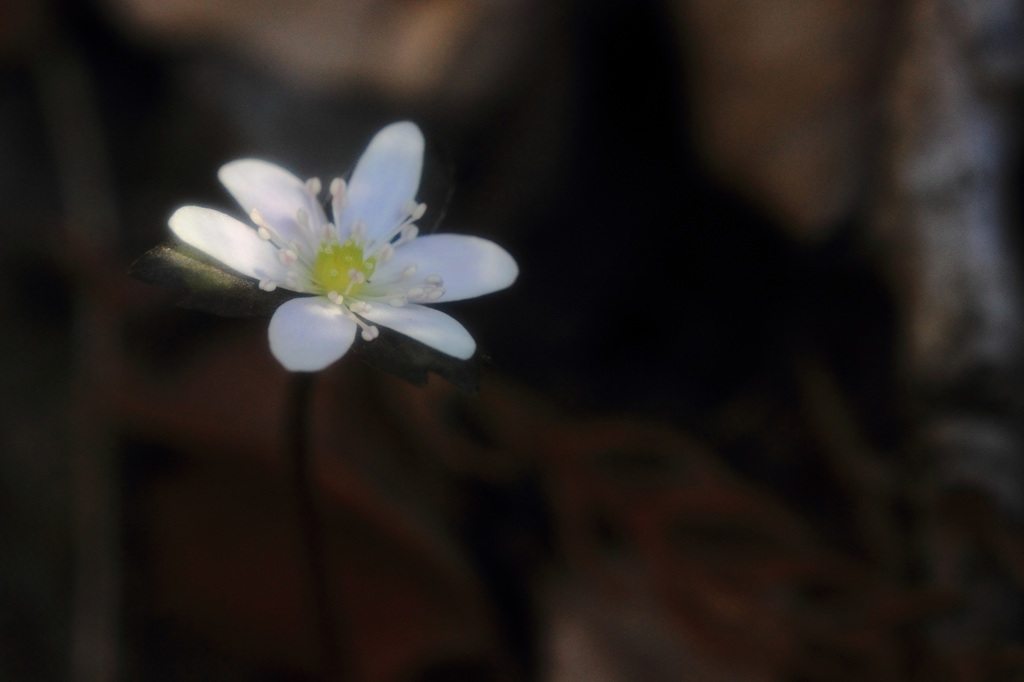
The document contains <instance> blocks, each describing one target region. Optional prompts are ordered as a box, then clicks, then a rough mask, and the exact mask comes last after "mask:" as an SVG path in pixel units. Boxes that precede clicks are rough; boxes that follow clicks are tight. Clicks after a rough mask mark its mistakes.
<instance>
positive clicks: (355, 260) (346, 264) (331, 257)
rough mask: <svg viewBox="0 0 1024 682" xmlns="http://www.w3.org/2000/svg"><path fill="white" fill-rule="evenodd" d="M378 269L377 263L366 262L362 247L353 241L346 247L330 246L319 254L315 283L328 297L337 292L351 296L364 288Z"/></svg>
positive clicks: (348, 242)
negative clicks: (328, 293) (375, 269)
mask: <svg viewBox="0 0 1024 682" xmlns="http://www.w3.org/2000/svg"><path fill="white" fill-rule="evenodd" d="M376 267H377V261H376V259H375V258H373V257H372V256H371V257H370V258H363V247H362V246H359V245H358V244H356V243H355V242H353V241H352V240H351V239H349V240H347V241H346V242H345V243H344V244H338V243H337V242H329V243H326V244H323V245H322V246H321V247H320V250H319V251H317V254H316V261H315V262H314V263H313V283H314V284H315V285H316V286H317V287H319V288H320V289H321V290H322V291H323V292H325V293H327V292H332V291H334V292H337V293H339V294H341V295H342V296H350V295H352V294H355V293H357V292H358V291H359V290H360V289H361V288H362V286H363V284H364V283H365V282H366V281H367V280H368V279H370V277H371V276H372V275H373V270H374V268H376Z"/></svg>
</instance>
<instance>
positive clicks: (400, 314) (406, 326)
mask: <svg viewBox="0 0 1024 682" xmlns="http://www.w3.org/2000/svg"><path fill="white" fill-rule="evenodd" d="M359 315H360V316H361V317H365V318H366V319H368V320H370V321H371V322H374V323H376V324H380V325H383V326H385V327H390V328H391V329H394V330H395V331H396V332H399V333H402V334H405V335H406V336H411V337H412V338H414V339H416V340H417V341H420V342H421V343H425V344H427V345H428V346H430V347H431V348H436V349H437V350H439V351H441V352H442V353H447V354H448V355H452V356H454V357H457V358H459V359H460V360H467V359H469V358H470V357H472V356H473V353H474V352H475V351H476V342H475V341H474V340H473V337H472V336H470V334H469V332H468V331H466V328H465V327H463V326H462V325H461V324H459V323H458V322H456V321H455V319H454V318H452V317H451V316H449V315H446V314H445V313H442V312H441V311H440V310H434V309H433V308H426V307H424V306H421V305H406V306H402V307H401V308H395V307H392V306H390V305H387V304H383V303H379V304H376V305H374V306H373V307H372V308H371V309H370V310H369V311H367V312H360V313H359Z"/></svg>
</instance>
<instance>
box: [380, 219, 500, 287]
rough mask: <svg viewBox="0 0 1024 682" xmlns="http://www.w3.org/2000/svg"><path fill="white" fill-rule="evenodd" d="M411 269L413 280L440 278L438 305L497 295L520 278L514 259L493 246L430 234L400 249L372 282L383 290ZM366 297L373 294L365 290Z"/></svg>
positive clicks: (461, 237)
mask: <svg viewBox="0 0 1024 682" xmlns="http://www.w3.org/2000/svg"><path fill="white" fill-rule="evenodd" d="M410 265H415V266H416V279H421V278H423V277H426V276H428V275H440V277H441V278H442V279H443V280H444V284H443V286H444V291H445V293H444V295H443V296H442V297H441V298H440V299H438V300H439V301H458V300H461V299H464V298H475V297H477V296H483V295H484V294H489V293H491V292H494V291H500V290H501V289H504V288H506V287H508V286H510V285H511V284H512V283H513V282H515V281H516V277H517V276H518V275H519V266H518V265H516V261H515V259H513V258H512V256H510V255H509V253H508V251H506V250H505V249H503V248H501V247H500V246H498V245H497V244H495V243H494V242H491V241H487V240H486V239H480V238H479V237H469V236H466V235H461V234H432V235H427V236H425V237H419V238H417V239H414V240H412V241H411V242H407V243H405V244H402V245H401V246H399V247H398V248H397V249H396V250H395V254H394V256H392V258H391V260H389V261H388V262H387V263H384V264H383V265H381V266H380V267H378V268H377V270H376V272H375V273H374V279H375V280H377V281H380V282H382V286H381V288H382V289H383V288H386V287H387V285H386V282H388V281H393V280H394V279H397V278H398V277H399V276H400V275H401V273H402V271H403V270H405V269H406V268H407V267H409V266H410ZM367 293H376V292H375V291H374V290H373V288H370V287H368V290H367ZM382 293H383V292H382Z"/></svg>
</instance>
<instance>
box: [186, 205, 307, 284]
mask: <svg viewBox="0 0 1024 682" xmlns="http://www.w3.org/2000/svg"><path fill="white" fill-rule="evenodd" d="M168 225H170V227H171V232H173V233H174V234H175V235H177V236H178V239H180V240H181V241H183V242H185V243H186V244H188V245H190V246H194V247H195V248H197V249H199V250H200V251H202V252H203V253H205V254H206V255H208V256H211V257H213V258H216V259H217V260H219V261H220V262H221V263H223V264H224V265H226V266H228V267H229V268H231V269H232V270H235V271H237V272H240V273H242V274H243V275H245V276H246V277H252V278H253V279H260V280H262V279H269V280H274V281H278V282H280V281H282V280H284V278H285V275H286V274H287V271H286V269H285V267H284V266H283V265H281V262H280V261H279V260H278V258H277V249H276V248H274V245H273V244H271V243H269V242H266V241H264V240H262V239H260V237H259V235H258V234H256V230H254V229H253V228H251V227H249V226H248V225H246V224H244V223H242V222H239V221H238V220H235V219H234V218H232V217H231V216H229V215H226V214H224V213H221V212H220V211H215V210H213V209H212V208H202V207H201V206H185V207H183V208H179V209H178V210H177V211H175V212H174V215H172V216H171V219H170V220H169V221H168Z"/></svg>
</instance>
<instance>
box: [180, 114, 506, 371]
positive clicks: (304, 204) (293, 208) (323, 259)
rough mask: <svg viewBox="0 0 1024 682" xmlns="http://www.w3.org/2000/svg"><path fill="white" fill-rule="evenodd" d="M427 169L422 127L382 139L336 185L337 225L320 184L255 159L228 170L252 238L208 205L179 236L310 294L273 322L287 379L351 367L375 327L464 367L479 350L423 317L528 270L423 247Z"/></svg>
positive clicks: (453, 238) (501, 257)
mask: <svg viewBox="0 0 1024 682" xmlns="http://www.w3.org/2000/svg"><path fill="white" fill-rule="evenodd" d="M422 166H423V135H422V134H421V133H420V130H419V128H418V127H416V125H415V124H413V123H409V122H402V123H394V124H392V125H389V126H388V127H386V128H384V129H383V130H381V131H380V132H379V133H377V135H376V136H375V137H374V138H373V140H372V141H371V142H370V145H369V147H368V148H367V149H366V151H365V152H364V153H363V156H362V157H361V158H360V159H359V163H358V164H357V165H356V168H355V171H353V173H352V177H351V178H350V180H349V182H348V183H346V182H345V181H344V180H342V179H340V178H339V179H336V180H334V181H333V182H332V183H331V186H330V195H331V203H332V207H333V213H334V215H333V219H334V220H333V222H331V221H329V220H328V218H327V216H326V215H325V214H324V210H323V208H322V207H321V204H320V202H319V200H318V196H319V194H320V191H321V185H320V181H319V180H317V179H316V178H313V179H311V180H309V181H307V182H302V181H301V180H299V179H298V178H296V177H295V176H294V175H292V174H291V173H289V172H288V171H286V170H284V169H282V168H279V167H278V166H275V165H273V164H270V163H267V162H265V161H259V160H256V159H244V160H241V161H234V162H232V163H229V164H227V165H226V166H224V167H223V168H221V169H220V173H219V174H218V175H219V177H220V181H221V182H222V183H223V184H224V186H225V187H226V188H227V189H228V191H229V192H230V193H231V194H232V196H234V198H235V199H236V200H237V201H238V203H239V204H241V206H242V208H243V209H245V211H246V212H247V213H248V214H249V217H250V218H251V219H252V222H253V223H254V225H255V227H252V226H249V225H247V224H245V223H242V222H240V221H238V220H236V219H234V218H232V217H231V216H228V215H225V214H224V213H221V212H219V211H215V210H212V209H209V208H202V207H199V206H185V207H184V208H181V209H178V210H177V211H176V212H175V213H174V215H173V216H171V219H170V227H171V231H172V232H174V234H175V235H177V236H178V238H179V239H181V240H182V241H183V242H185V243H187V244H190V245H192V246H194V247H196V248H197V249H199V250H200V251H203V252H204V253H206V254H207V255H209V256H212V257H213V258H215V259H217V260H218V261H220V262H221V263H223V264H224V265H226V266H227V267H229V268H231V269H232V270H235V271H237V272H239V273H241V274H243V275H245V276H247V277H251V278H253V279H255V280H258V281H259V286H260V288H261V289H264V290H265V291H272V290H274V289H275V288H276V287H281V288H283V289H289V290H291V291H295V292H299V293H305V294H313V295H312V296H301V297H297V298H293V299H291V300H289V301H287V302H286V303H284V304H283V305H281V306H280V307H279V308H278V309H277V310H276V311H275V312H274V315H273V317H272V318H271V320H270V331H269V335H270V349H271V351H272V352H273V354H274V357H276V358H277V359H278V360H279V361H280V362H281V364H282V365H284V366H285V368H287V369H289V370H292V371H316V370H320V369H323V368H324V367H327V366H328V365H330V364H331V363H333V362H334V361H336V360H337V359H338V358H340V357H341V356H343V355H344V354H345V353H346V352H347V351H348V349H349V347H350V346H351V345H352V342H353V341H354V340H355V335H356V332H357V331H361V333H362V337H363V338H364V339H366V340H367V341H371V340H373V339H374V338H376V336H377V335H378V333H379V332H378V329H377V326H376V325H384V326H385V327H390V328H391V329H394V330H395V331H397V332H400V333H402V334H405V335H407V336H411V337H412V338H414V339H417V340H418V341H420V342H422V343H424V344H426V345H428V346H431V347H432V348H436V349H437V350H439V351H441V352H443V353H447V354H448V355H452V356H454V357H456V358H460V359H467V358H469V357H471V356H472V355H473V353H474V351H475V350H476V343H475V342H474V341H473V337H472V336H470V334H469V332H467V331H466V329H465V328H464V327H463V326H462V325H461V324H459V323H458V322H456V321H455V320H454V319H452V318H451V317H449V316H448V315H446V314H445V313H443V312H441V311H439V310H435V309H433V308H428V307H425V306H424V305H421V304H424V303H442V302H444V301H457V300H460V299H465V298H473V297H476V296H482V295H484V294H488V293H491V292H494V291H498V290H500V289H504V288H505V287H507V286H509V285H511V284H512V282H514V281H515V279H516V276H517V275H518V272H519V269H518V266H517V265H516V262H515V260H513V259H512V256H510V255H509V254H508V252H506V251H505V250H504V249H502V248H501V247H500V246H498V245H497V244H494V243H493V242H490V241H487V240H485V239H479V238H477V237H469V236H464V235H455V234H436V235H427V236H423V237H418V236H417V231H418V230H417V227H416V225H415V224H414V221H416V220H418V219H419V218H420V217H421V216H422V215H423V212H424V210H425V209H426V206H425V205H423V204H420V203H417V202H416V192H417V190H418V188H419V184H420V172H421V170H422Z"/></svg>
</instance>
